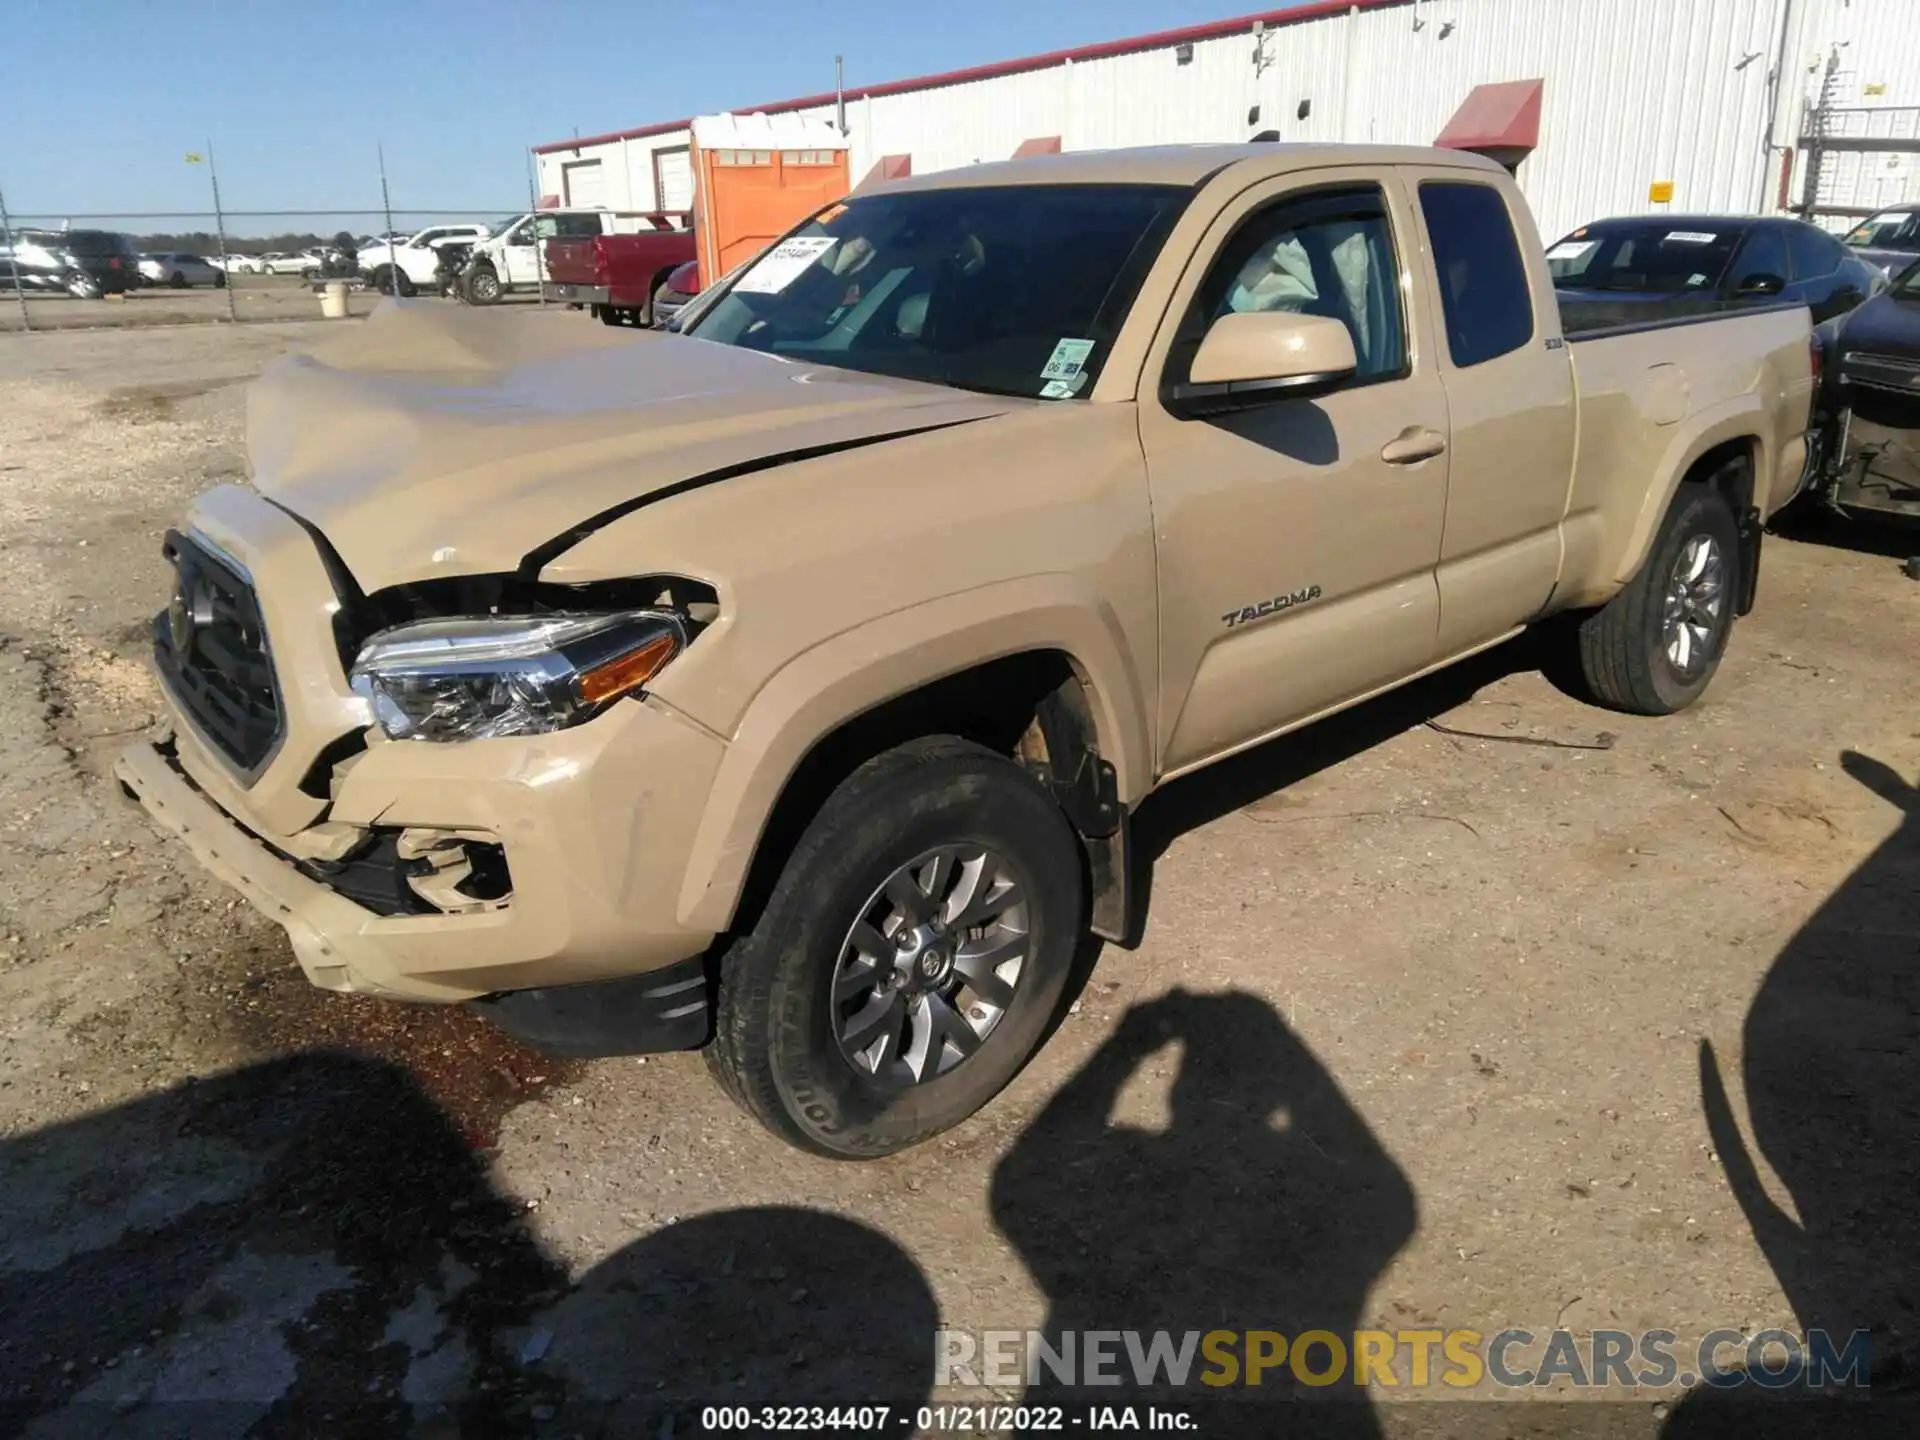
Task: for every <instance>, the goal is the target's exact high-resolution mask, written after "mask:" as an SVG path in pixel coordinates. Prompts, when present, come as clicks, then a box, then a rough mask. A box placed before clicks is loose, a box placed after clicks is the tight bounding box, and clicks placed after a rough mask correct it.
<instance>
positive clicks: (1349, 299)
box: [1166, 185, 1407, 384]
mask: <svg viewBox="0 0 1920 1440" xmlns="http://www.w3.org/2000/svg"><path fill="white" fill-rule="evenodd" d="M1265 310H1278V311H1291V312H1293V313H1295V314H1300V315H1324V316H1327V317H1329V318H1330V319H1334V320H1338V321H1340V322H1341V323H1342V324H1344V325H1345V326H1346V327H1347V333H1348V334H1350V335H1351V336H1352V337H1353V353H1354V358H1355V359H1356V360H1357V361H1358V368H1357V370H1356V372H1355V374H1356V379H1357V380H1359V381H1362V382H1364V381H1367V380H1383V379H1392V378H1395V377H1397V376H1401V375H1404V374H1406V371H1407V341H1406V327H1405V322H1404V321H1403V319H1402V316H1401V311H1400V266H1399V262H1398V260H1397V259H1396V256H1395V251H1394V245H1393V232H1392V230H1391V229H1390V228H1389V226H1388V224H1387V209H1386V201H1385V199H1384V197H1383V196H1382V195H1381V193H1380V190H1379V188H1378V187H1376V186H1371V185H1368V186H1360V187H1355V188H1353V189H1343V190H1328V191H1320V192H1317V193H1314V194H1310V195H1305V196H1289V197H1287V198H1286V199H1284V200H1281V201H1278V202H1276V203H1275V204H1273V205H1271V206H1269V207H1268V208H1267V209H1265V210H1261V211H1258V212H1256V213H1255V214H1253V215H1251V216H1249V217H1248V218H1247V219H1246V220H1244V221H1242V222H1241V225H1240V228H1239V229H1238V230H1236V231H1235V232H1234V234H1233V236H1232V238H1231V239H1229V240H1228V241H1227V243H1226V245H1225V247H1224V248H1223V249H1222V250H1221V251H1220V253H1219V255H1217V256H1216V257H1215V258H1214V261H1213V264H1212V265H1211V266H1210V267H1209V268H1208V270H1207V275H1206V278H1205V279H1204V280H1203V281H1202V282H1201V284H1200V288H1199V290H1198V291H1196V292H1195V294H1194V297H1193V303H1192V304H1191V305H1189V306H1188V308H1187V313H1186V315H1185V316H1184V317H1183V318H1182V320H1181V322H1180V330H1179V333H1178V334H1177V335H1176V337H1175V340H1174V346H1173V350H1172V352H1171V353H1170V354H1169V356H1168V360H1167V375H1166V379H1167V381H1168V382H1169V383H1172V384H1181V383H1184V382H1185V380H1186V378H1187V375H1188V373H1189V370H1190V368H1191V367H1192V364H1193V355H1194V352H1195V351H1196V350H1198V349H1199V348H1200V342H1201V340H1203V339H1204V338H1205V337H1206V333H1207V329H1208V327H1209V326H1211V325H1212V324H1213V322H1214V321H1215V320H1217V319H1219V318H1220V317H1221V316H1222V315H1231V314H1245V313H1247V312H1249V311H1265Z"/></svg>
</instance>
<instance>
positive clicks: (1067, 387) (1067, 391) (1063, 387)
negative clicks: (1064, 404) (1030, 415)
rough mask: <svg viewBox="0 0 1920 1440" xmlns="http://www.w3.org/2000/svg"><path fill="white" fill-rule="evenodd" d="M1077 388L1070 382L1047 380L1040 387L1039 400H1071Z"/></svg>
mask: <svg viewBox="0 0 1920 1440" xmlns="http://www.w3.org/2000/svg"><path fill="white" fill-rule="evenodd" d="M1079 388H1080V387H1079V386H1078V385H1076V384H1074V383H1073V382H1072V381H1071V380H1049V381H1047V383H1046V384H1044V385H1042V386H1041V387H1040V398H1041V399H1042V400H1067V399H1071V398H1072V396H1073V392H1074V391H1076V390H1078V389H1079Z"/></svg>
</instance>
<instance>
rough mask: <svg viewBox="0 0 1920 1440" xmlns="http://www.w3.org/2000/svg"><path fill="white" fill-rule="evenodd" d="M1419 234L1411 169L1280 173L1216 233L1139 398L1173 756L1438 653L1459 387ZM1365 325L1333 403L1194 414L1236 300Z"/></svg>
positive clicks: (1340, 695) (1212, 746) (1170, 761)
mask: <svg viewBox="0 0 1920 1440" xmlns="http://www.w3.org/2000/svg"><path fill="white" fill-rule="evenodd" d="M1417 233H1418V231H1417V229H1416V226H1415V224H1414V221H1413V217H1412V216H1411V214H1410V213H1408V211H1407V200H1406V196H1405V193H1404V191H1403V190H1402V188H1401V186H1400V185H1399V184H1398V183H1397V180H1396V178H1395V177H1394V175H1393V173H1392V172H1391V171H1390V170H1385V169H1337V170H1326V171H1319V172H1314V173H1312V174H1310V175H1297V174H1296V175H1291V176H1288V177H1286V178H1285V179H1284V180H1275V181H1270V182H1268V183H1266V184H1264V185H1258V186H1255V187H1253V188H1251V189H1250V190H1248V191H1246V192H1245V193H1243V194H1242V195H1241V196H1239V197H1237V198H1236V199H1235V200H1234V201H1233V202H1232V203H1231V204H1229V206H1228V207H1227V208H1226V210H1225V211H1223V212H1222V214H1221V215H1220V216H1218V217H1217V218H1216V220H1215V221H1214V223H1213V225H1212V226H1211V227H1210V228H1209V230H1208V234H1207V237H1206V239H1205V240H1203V241H1202V243H1201V245H1200V246H1199V247H1198V248H1197V250H1196V252H1195V259H1194V260H1193V261H1192V262H1191V264H1190V265H1189V267H1188V269H1187V272H1186V273H1185V274H1184V275H1183V276H1182V277H1181V280H1180V283H1179V285H1178V286H1177V287H1176V289H1175V292H1174V297H1173V303H1172V305H1171V306H1170V308H1169V310H1168V314H1167V319H1166V321H1165V322H1164V323H1163V325H1162V329H1161V333H1160V334H1159V335H1158V336H1157V337H1156V338H1155V341H1154V345H1153V348H1152V349H1151V350H1150V351H1149V353H1148V358H1147V365H1146V368H1145V369H1144V371H1143V373H1142V380H1141V389H1140V392H1139V394H1138V397H1137V398H1138V401H1139V407H1140V434H1141V441H1142V444H1143V446H1144V449H1145V452H1146V460H1147V472H1148V484H1149V488H1150V490H1151V494H1152V500H1153V514H1154V524H1155V530H1156V551H1157V560H1158V569H1159V582H1160V626H1161V629H1160V663H1161V676H1162V690H1161V695H1160V706H1159V729H1158V733H1159V735H1160V737H1161V740H1160V750H1161V772H1162V774H1163V775H1171V774H1177V773H1179V772H1181V771H1184V770H1189V769H1192V768H1194V767H1196V766H1198V765H1201V764H1203V763H1205V762H1206V761H1208V760H1211V759H1214V758H1216V757H1218V756H1220V755H1222V754H1226V753H1228V752H1231V751H1233V750H1237V749H1242V748H1245V747H1246V746H1249V745H1252V744H1255V743H1257V742H1258V741H1260V740H1262V739H1265V738H1266V737H1268V736H1270V735H1273V734H1276V733H1278V732H1279V731H1281V730H1283V729H1287V728H1289V727H1291V726H1293V725H1296V724H1298V723H1301V722H1303V721H1305V720H1307V719H1310V718H1311V717H1313V716H1314V715H1315V714H1317V713H1319V712H1321V711H1325V710H1328V709H1331V708H1333V707H1336V706H1338V705H1340V704H1342V703H1343V702H1346V701H1349V700H1353V699H1355V698H1357V697H1359V696H1362V695H1364V694H1366V693H1367V692H1369V691H1372V690H1376V689H1381V688H1384V687H1386V686H1388V685H1390V684H1393V683H1395V682H1397V681H1399V680H1401V679H1404V678H1406V677H1407V676H1409V675H1411V674H1413V673H1414V672H1415V671H1418V670H1420V669H1421V668H1423V667H1424V666H1426V665H1428V664H1431V663H1432V662H1433V661H1434V659H1435V658H1436V654H1435V652H1436V646H1437V643H1438V640H1437V636H1438V627H1439V617H1440V601H1439V590H1438V584H1437V579H1436V570H1437V567H1438V564H1439V559H1440V546H1441V532H1442V527H1443V524H1444V521H1445V518H1446V507H1447V476H1448V468H1447V467H1448V455H1447V449H1446V447H1447V443H1448V419H1447V400H1446V393H1445V391H1444V389H1443V388H1442V385H1441V380H1440V376H1439V373H1438V371H1437V370H1436V368H1435V366H1434V363H1433V360H1432V358H1431V357H1432V355H1433V342H1432V339H1431V321H1430V319H1429V317H1428V315H1427V313H1426V305H1427V300H1426V296H1427V293H1428V291H1427V287H1426V286H1425V285H1422V284H1415V283H1413V279H1412V274H1411V270H1410V265H1411V263H1412V261H1411V257H1412V256H1413V255H1414V254H1416V253H1417V252H1416V251H1415V249H1414V242H1413V240H1412V237H1413V236H1414V235H1416V234H1417ZM1247 310H1294V311H1297V312H1299V313H1303V314H1312V315H1323V316H1329V317H1332V318H1336V319H1339V320H1341V321H1342V322H1343V323H1345V324H1346V326H1347V329H1348V332H1349V334H1350V335H1351V336H1352V339H1353V347H1354V354H1355V357H1356V360H1357V362H1358V368H1357V370H1356V373H1355V375H1354V377H1353V378H1352V379H1351V380H1350V381H1348V382H1347V383H1346V384H1344V385H1342V386H1341V387H1339V388H1337V389H1335V390H1333V391H1332V392H1330V393H1326V394H1323V395H1321V396H1319V397H1318V398H1312V399H1307V398H1301V399H1273V400H1268V401H1266V402H1265V403H1262V404H1252V405H1248V406H1246V407H1245V408H1241V409H1237V410H1235V411H1232V412H1230V413H1226V414H1216V415H1210V416H1207V417H1205V418H1182V416H1181V415H1180V414H1177V413H1175V412H1174V410H1172V409H1170V408H1168V404H1167V401H1168V399H1169V388H1170V387H1171V386H1174V385H1178V384H1181V383H1183V382H1184V381H1185V380H1186V379H1187V377H1188V369H1189V367H1190V366H1191V363H1192V358H1193V354H1194V352H1195V350H1197V349H1198V347H1199V343H1200V341H1201V339H1202V338H1203V337H1204V336H1205V334H1206V332H1207V330H1208V328H1209V327H1210V326H1211V325H1212V323H1213V322H1214V321H1215V320H1217V319H1218V318H1219V317H1220V316H1222V315H1227V314H1232V313H1236V312H1245V311H1247Z"/></svg>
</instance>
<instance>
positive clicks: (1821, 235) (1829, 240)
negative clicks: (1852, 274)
mask: <svg viewBox="0 0 1920 1440" xmlns="http://www.w3.org/2000/svg"><path fill="white" fill-rule="evenodd" d="M1787 254H1788V255H1789V256H1791V257H1792V259H1793V278H1794V279H1796V280H1814V279H1818V278H1819V277H1820V276H1822V275H1831V274H1832V273H1833V271H1834V267H1836V266H1837V265H1839V263H1840V254H1841V251H1840V245H1839V242H1838V241H1836V240H1835V239H1834V238H1833V237H1832V236H1831V235H1829V234H1827V232H1826V231H1824V230H1822V229H1819V228H1818V227H1817V226H1813V225H1789V226H1788V227H1787Z"/></svg>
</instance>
